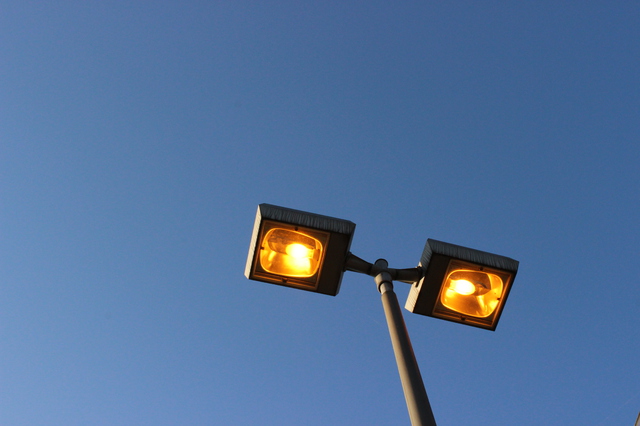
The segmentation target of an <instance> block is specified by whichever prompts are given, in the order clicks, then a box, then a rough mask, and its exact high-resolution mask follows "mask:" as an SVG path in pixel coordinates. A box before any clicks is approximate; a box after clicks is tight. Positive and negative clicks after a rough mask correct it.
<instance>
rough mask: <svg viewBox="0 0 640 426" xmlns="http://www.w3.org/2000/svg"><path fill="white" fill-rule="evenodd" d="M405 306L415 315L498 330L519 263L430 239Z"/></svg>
mask: <svg viewBox="0 0 640 426" xmlns="http://www.w3.org/2000/svg"><path fill="white" fill-rule="evenodd" d="M420 266H421V267H422V268H424V269H425V271H426V272H425V275H424V277H423V278H422V279H421V280H420V281H418V282H417V283H415V284H414V285H413V286H412V288H411V291H410V292H409V297H408V298H407V302H406V304H405V308H406V309H407V310H409V311H411V312H414V313H417V314H421V315H427V316H432V317H436V318H441V319H445V320H449V321H454V322H459V323H463V324H467V325H472V326H475V327H480V328H486V329H488V330H495V328H496V326H497V324H498V320H499V319H500V315H501V313H502V309H503V308H504V304H505V302H506V299H507V296H508V295H509V291H510V290H511V285H512V283H513V279H514V278H515V276H516V272H517V271H518V261H516V260H513V259H510V258H508V257H504V256H499V255H496V254H491V253H487V252H483V251H479V250H473V249H469V248H466V247H461V246H457V245H454V244H448V243H443V242H441V241H436V240H431V239H429V240H427V244H426V245H425V248H424V251H423V253H422V257H421V259H420Z"/></svg>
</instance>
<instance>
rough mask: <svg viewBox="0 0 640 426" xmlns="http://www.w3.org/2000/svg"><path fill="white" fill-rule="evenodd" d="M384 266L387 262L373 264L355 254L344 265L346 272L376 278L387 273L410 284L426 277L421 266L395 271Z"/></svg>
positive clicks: (351, 254)
mask: <svg viewBox="0 0 640 426" xmlns="http://www.w3.org/2000/svg"><path fill="white" fill-rule="evenodd" d="M383 265H386V262H385V263H384V264H383V263H379V262H376V264H373V263H369V262H367V261H366V260H363V259H361V258H359V257H358V256H356V255H355V254H353V253H349V254H348V255H347V259H346V261H345V264H344V270H345V271H352V272H358V273H360V274H365V275H369V276H371V277H375V276H377V275H378V274H380V272H383V271H385V272H388V273H389V274H390V275H391V279H393V280H397V281H401V282H404V283H408V284H413V283H415V282H418V281H420V280H421V279H422V277H423V276H424V269H423V268H421V267H420V266H417V267H415V268H407V269H394V268H388V267H386V266H385V267H383Z"/></svg>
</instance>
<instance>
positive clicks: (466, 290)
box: [451, 280, 476, 296]
mask: <svg viewBox="0 0 640 426" xmlns="http://www.w3.org/2000/svg"><path fill="white" fill-rule="evenodd" d="M451 290H453V291H455V292H456V293H458V294H462V295H463V296H468V295H470V294H473V293H474V292H475V291H476V286H475V285H473V283H472V282H471V281H467V280H452V281H451Z"/></svg>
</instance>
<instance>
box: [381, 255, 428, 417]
mask: <svg viewBox="0 0 640 426" xmlns="http://www.w3.org/2000/svg"><path fill="white" fill-rule="evenodd" d="M375 265H376V266H377V267H379V268H381V269H382V271H381V272H380V273H378V275H376V276H375V281H376V284H377V285H378V291H379V292H380V295H381V299H382V306H383V308H384V315H385V317H386V318H387V326H388V327H389V335H390V337H391V344H392V345H393V352H394V354H395V356H396V364H398V373H400V381H401V382H402V390H403V391H404V397H405V400H406V402H407V409H408V410H409V418H410V419H411V424H412V425H415V426H417V425H420V426H436V420H435V418H434V417H433V412H432V411H431V404H429V397H428V396H427V391H426V390H425V388H424V383H423V381H422V376H421V375H420V368H419V367H418V362H417V361H416V356H415V354H414V353H413V347H412V346H411V340H410V339H409V333H408V332H407V327H406V325H405V323H404V318H403V317H402V311H401V310H400V304H399V303H398V298H397V297H396V294H395V293H394V291H393V282H392V279H391V274H390V273H389V271H388V270H387V267H388V263H387V261H386V260H384V259H379V260H377V261H376V263H375Z"/></svg>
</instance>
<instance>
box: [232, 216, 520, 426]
mask: <svg viewBox="0 0 640 426" xmlns="http://www.w3.org/2000/svg"><path fill="white" fill-rule="evenodd" d="M355 228H356V225H355V224H354V223H353V222H350V221H348V220H343V219H336V218H332V217H328V216H322V215H318V214H313V213H306V212H302V211H299V210H293V209H288V208H284V207H278V206H273V205H270V204H260V205H259V206H258V213H257V214H256V221H255V225H254V228H253V235H252V237H251V246H250V247H249V256H248V258H247V265H246V268H245V275H246V277H247V278H249V279H252V280H256V281H264V282H268V283H271V284H278V285H283V286H287V287H293V288H298V289H301V290H307V291H312V292H316V293H323V294H328V295H331V296H335V295H337V294H338V291H339V290H340V283H341V282H342V275H343V273H344V271H353V272H359V273H363V274H367V275H370V276H372V277H374V278H375V282H376V284H377V286H378V290H379V291H380V293H381V297H382V305H383V308H384V312H385V317H386V319H387V325H388V327H389V334H390V336H391V342H392V345H393V351H394V354H395V357H396V363H397V364H398V372H399V373H400V379H401V382H402V388H403V391H404V395H405V399H406V402H407V408H408V410H409V417H410V418H411V423H412V424H413V425H435V424H436V423H435V419H434V417H433V412H432V411H431V406H430V404H429V399H428V397H427V392H426V391H425V388H424V383H423V381H422V377H421V375H420V370H419V368H418V363H417V362H416V359H415V355H414V353H413V349H412V347H411V341H410V340H409V334H408V333H407V329H406V326H405V324H404V319H403V317H402V311H401V310H400V305H399V304H398V299H397V297H396V295H395V293H394V292H393V281H394V280H395V281H402V282H406V283H410V284H412V286H411V290H410V292H409V297H408V298H407V302H406V303H405V308H406V309H407V310H409V311H411V312H413V313H416V314H422V315H427V316H432V317H436V318H440V319H445V320H448V321H454V322H458V323H462V324H467V325H471V326H474V327H480V328H485V329H488V330H495V328H496V326H497V324H498V320H499V319H500V314H501V313H502V310H503V308H504V304H505V302H506V300H507V296H508V295H509V291H510V290H511V286H512V284H513V279H514V278H515V276H516V272H517V271H518V261H516V260H513V259H510V258H508V257H504V256H498V255H495V254H491V253H487V252H483V251H479V250H473V249H469V248H466V247H461V246H457V245H454V244H449V243H443V242H441V241H436V240H431V239H428V240H427V243H426V245H425V248H424V251H423V252H422V257H421V258H420V263H419V264H418V266H417V267H415V268H409V269H393V268H389V267H388V264H387V261H386V260H383V259H380V260H378V261H376V262H375V263H374V264H371V263H369V262H367V261H365V260H362V259H360V258H359V257H357V256H355V255H353V254H352V253H351V252H350V251H349V247H350V245H351V240H352V238H353V233H354V231H355Z"/></svg>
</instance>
